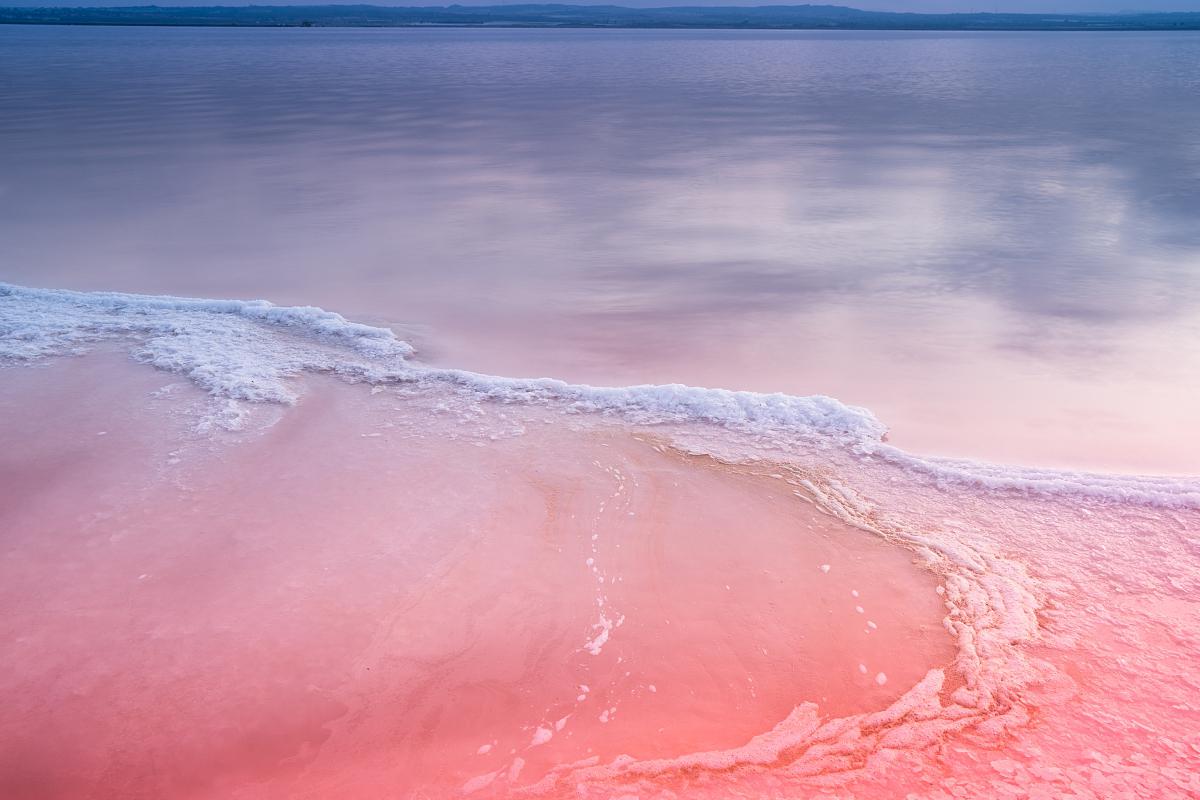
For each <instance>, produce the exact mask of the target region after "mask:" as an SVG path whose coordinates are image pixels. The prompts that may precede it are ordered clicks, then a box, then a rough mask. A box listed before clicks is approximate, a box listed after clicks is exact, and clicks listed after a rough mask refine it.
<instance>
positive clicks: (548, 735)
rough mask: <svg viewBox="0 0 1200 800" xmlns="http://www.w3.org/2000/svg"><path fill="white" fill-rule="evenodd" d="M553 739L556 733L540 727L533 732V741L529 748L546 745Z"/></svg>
mask: <svg viewBox="0 0 1200 800" xmlns="http://www.w3.org/2000/svg"><path fill="white" fill-rule="evenodd" d="M553 738H554V731H552V730H550V729H549V728H543V727H541V726H538V729H537V730H536V731H534V732H533V739H532V740H531V741H530V742H529V746H530V747H537V746H538V745H542V744H545V743H546V742H548V741H550V740H551V739H553Z"/></svg>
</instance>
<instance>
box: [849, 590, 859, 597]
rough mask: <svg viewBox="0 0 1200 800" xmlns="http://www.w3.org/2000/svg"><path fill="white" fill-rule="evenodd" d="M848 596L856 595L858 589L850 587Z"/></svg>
mask: <svg viewBox="0 0 1200 800" xmlns="http://www.w3.org/2000/svg"><path fill="white" fill-rule="evenodd" d="M850 596H851V597H858V589H851V590H850Z"/></svg>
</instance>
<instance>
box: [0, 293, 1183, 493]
mask: <svg viewBox="0 0 1200 800" xmlns="http://www.w3.org/2000/svg"><path fill="white" fill-rule="evenodd" d="M104 341H121V342H128V343H130V344H131V346H132V349H131V354H132V356H133V357H134V358H135V359H137V360H138V361H140V362H142V363H146V364H149V365H151V366H154V367H156V368H158V369H162V370H165V371H168V372H173V373H177V374H180V375H184V376H186V377H187V378H189V379H190V380H192V381H193V382H194V383H196V384H197V385H198V386H200V387H201V388H203V389H205V390H206V391H208V392H209V393H210V394H212V395H213V396H215V397H219V398H226V399H229V400H234V401H246V402H251V403H264V402H265V403H282V404H290V403H293V402H295V401H296V399H297V397H298V390H297V386H296V381H295V379H296V378H298V377H299V376H302V375H303V374H305V373H334V374H338V375H341V376H343V377H346V378H348V379H351V380H361V381H366V382H370V383H413V384H423V385H431V386H432V385H438V386H449V387H452V388H456V389H459V390H465V391H466V392H469V393H470V394H472V395H474V396H476V397H478V398H480V399H490V400H497V401H501V402H510V403H555V404H559V405H564V406H566V408H568V409H569V410H573V411H584V412H596V413H603V414H612V415H618V416H620V417H622V418H624V419H628V420H629V421H630V422H633V423H636V424H646V425H655V424H664V423H690V422H701V423H707V424H714V425H719V426H722V427H724V428H727V429H730V430H732V431H735V432H739V433H744V434H748V435H751V436H753V437H756V438H758V439H768V440H771V441H773V442H776V443H782V444H784V445H785V446H786V445H796V444H814V443H815V444H820V445H840V446H843V447H848V448H850V449H851V450H853V451H854V452H855V453H857V454H859V455H862V456H870V457H876V458H880V459H882V460H884V461H887V462H890V463H893V464H895V465H897V466H899V467H901V468H903V469H905V470H906V471H907V472H908V473H909V474H910V475H911V476H912V477H913V479H914V480H918V481H931V482H933V483H935V484H937V483H952V484H957V485H969V486H973V487H976V488H979V489H984V490H998V491H1019V492H1026V493H1036V494H1052V495H1064V494H1065V495H1077V496H1083V497H1090V498H1094V499H1098V500H1112V501H1115V502H1126V503H1140V504H1149V505H1155V506H1161V507H1168V508H1200V484H1198V483H1197V482H1196V481H1189V480H1185V479H1176V478H1155V477H1135V476H1125V475H1103V474H1093V473H1083V472H1071V471H1062V470H1044V469H1029V468H1015V467H1009V466H1000V465H992V464H986V463H981V462H977V461H972V460H966V459H944V458H926V457H920V456H915V455H912V454H910V453H906V452H904V451H903V450H900V449H899V448H896V447H893V446H891V445H888V444H886V443H885V442H884V441H883V439H884V435H885V433H886V430H887V429H886V427H885V426H884V425H883V424H882V423H881V422H880V421H879V420H878V419H876V418H875V416H874V415H873V414H872V413H871V412H870V411H869V410H867V409H864V408H859V407H856V406H848V405H845V404H843V403H841V402H839V401H838V400H835V399H833V398H830V397H824V396H820V395H814V396H809V397H797V396H793V395H787V394H782V393H774V394H766V393H758V392H744V391H742V392H734V391H729V390H725V389H705V388H698V387H693V386H684V385H680V384H667V385H643V386H627V387H598V386H587V385H582V384H570V383H566V382H564V381H559V380H554V379H550V378H505V377H497V376H490V375H482V374H478V373H473V372H468V371H465V370H455V369H442V368H435V367H430V366H427V365H423V364H420V363H419V362H415V361H413V360H411V356H412V355H413V353H414V350H413V348H412V346H411V345H409V344H408V343H407V342H404V341H401V340H400V339H398V338H397V337H396V335H395V334H394V333H393V332H392V331H391V330H388V329H387V328H379V327H374V326H370V325H364V324H361V323H356V322H351V321H349V320H347V319H346V318H345V317H343V316H341V315H340V314H336V313H333V312H330V311H325V310H323V309H320V308H316V307H313V306H293V307H289V306H277V305H274V304H272V303H269V302H267V301H265V300H249V301H246V300H206V299H195V298H183V297H171V296H153V295H138V294H123V293H118V292H75V291H67V290H61V289H34V288H27V287H22V286H15V285H12V284H7V283H0V363H3V362H9V363H28V362H31V361H36V360H39V359H43V358H47V357H51V356H57V355H68V354H77V353H82V352H84V351H86V349H87V347H88V345H92V344H97V343H100V342H104Z"/></svg>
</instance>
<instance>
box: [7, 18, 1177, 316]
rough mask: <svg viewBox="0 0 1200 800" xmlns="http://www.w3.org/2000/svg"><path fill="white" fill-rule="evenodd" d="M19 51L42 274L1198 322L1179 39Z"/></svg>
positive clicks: (356, 37) (113, 45)
mask: <svg viewBox="0 0 1200 800" xmlns="http://www.w3.org/2000/svg"><path fill="white" fill-rule="evenodd" d="M22 34H23V35H22V36H21V37H14V36H13V35H12V34H11V33H8V32H0V35H3V36H4V37H5V42H4V44H5V46H4V47H2V48H0V66H2V67H3V71H4V73H5V74H8V75H11V76H13V78H14V79H13V80H12V81H11V83H12V86H13V87H14V91H12V92H10V93H6V95H5V96H4V97H0V126H4V130H3V132H4V133H5V134H6V142H8V143H10V147H9V148H8V149H7V151H6V152H5V153H4V154H2V155H0V159H2V160H3V166H4V167H5V170H4V171H3V172H4V174H5V175H6V177H5V178H3V179H2V180H3V186H2V188H4V189H5V190H6V191H5V193H4V194H0V211H2V212H5V213H4V215H3V217H0V218H7V219H9V220H11V223H10V224H7V225H6V224H4V223H0V225H3V229H2V230H0V232H2V233H4V234H6V238H7V239H9V241H10V243H11V246H12V247H13V248H14V249H15V250H16V251H17V252H19V253H21V254H22V255H27V256H29V257H30V258H32V259H34V260H35V261H36V262H37V263H38V264H39V269H45V270H52V269H54V266H53V263H54V262H55V261H62V262H78V261H79V260H80V259H83V258H90V259H93V260H95V259H97V258H98V257H99V255H100V254H102V253H103V252H105V251H106V249H107V250H108V252H110V253H112V254H113V257H112V261H113V263H114V264H116V263H117V262H118V261H120V263H121V264H122V265H123V266H121V267H120V268H119V269H120V270H122V274H123V275H124V277H125V279H126V280H127V282H126V283H125V284H124V285H122V286H121V287H120V288H137V286H136V285H130V284H131V283H132V284H136V283H137V280H136V278H135V277H130V275H129V270H133V271H134V272H137V271H138V270H143V271H144V272H145V273H146V274H147V275H151V274H153V273H152V270H153V269H155V268H156V267H157V265H158V264H161V263H162V262H163V261H173V262H177V263H186V262H187V261H188V260H189V259H190V260H194V261H195V262H196V263H198V264H199V263H206V265H207V266H206V269H207V270H210V271H211V270H214V269H215V270H216V271H217V272H218V273H219V272H220V269H221V268H220V266H215V267H214V266H213V265H214V263H215V264H218V265H219V264H233V265H236V269H237V270H239V271H246V270H254V271H256V272H257V271H261V272H262V273H264V274H269V275H270V277H271V282H272V285H275V286H286V285H288V284H289V281H291V282H295V283H298V284H304V285H307V286H308V287H310V289H311V288H312V287H314V286H317V285H319V284H320V283H321V282H322V281H325V282H333V278H336V279H337V280H336V284H335V285H336V287H337V289H331V290H330V291H331V292H334V291H336V290H340V289H341V288H342V287H345V286H347V285H354V284H356V283H357V284H360V285H369V286H371V287H372V292H373V293H374V292H378V295H377V301H378V304H379V306H381V307H382V306H384V305H388V304H390V305H391V307H394V308H403V309H407V308H409V307H410V306H409V305H406V303H408V302H409V298H410V297H412V296H414V295H420V296H421V297H422V298H423V301H424V300H428V299H433V300H436V301H438V302H441V303H443V304H444V305H445V306H447V307H449V306H452V305H453V304H454V303H455V302H456V301H459V300H469V301H471V302H475V301H478V300H480V299H484V298H486V299H487V300H488V301H490V302H492V303H495V304H498V305H501V306H506V307H509V308H512V309H516V310H520V311H529V312H530V313H537V312H539V311H541V312H544V311H545V310H546V307H547V306H548V305H552V304H555V303H558V304H564V305H568V306H569V307H570V308H571V309H572V310H573V311H578V312H580V313H583V314H587V315H589V316H590V317H592V318H594V319H595V320H597V322H598V323H599V324H603V321H604V320H606V319H609V320H612V321H613V322H614V323H618V322H619V321H620V320H623V319H625V318H627V316H628V315H630V314H647V315H653V314H660V315H666V316H670V315H695V314H705V315H713V316H715V315H719V314H721V313H725V314H727V315H734V314H737V313H742V312H745V311H747V310H757V311H761V312H764V313H766V312H770V311H772V310H778V311H786V312H788V313H789V314H791V313H794V312H797V311H802V310H803V309H804V308H805V307H806V306H807V305H810V304H812V303H813V302H815V301H816V300H817V299H819V298H821V297H828V296H829V295H830V294H831V293H833V294H837V295H839V296H842V297H845V298H853V297H858V298H859V299H860V300H861V302H862V303H863V304H864V307H866V306H869V304H870V303H871V302H873V301H875V300H878V299H879V298H881V297H888V296H890V294H891V293H893V292H895V291H896V290H897V289H898V288H903V287H909V288H910V289H911V290H912V291H913V292H917V293H934V294H935V295H936V294H939V293H940V294H944V295H945V298H946V300H945V308H946V311H947V313H949V312H950V309H951V308H952V307H953V304H954V302H955V300H954V298H956V297H961V296H963V295H968V294H969V295H976V296H982V297H987V298H990V299H991V300H992V301H993V302H995V303H997V304H998V305H1000V306H1001V307H1003V308H1005V309H1007V310H1008V311H1010V312H1013V313H1014V315H1015V316H1014V317H1012V318H1013V319H1016V320H1023V321H1022V322H1021V323H1020V324H1021V325H1024V326H1028V327H1034V326H1037V325H1039V324H1040V323H1038V322H1037V320H1038V319H1039V318H1046V317H1048V318H1066V319H1074V320H1077V321H1079V322H1080V323H1081V325H1082V327H1081V328H1080V327H1073V328H1071V329H1072V330H1080V329H1087V328H1088V327H1089V326H1090V327H1091V328H1094V329H1106V328H1108V327H1111V326H1113V325H1114V324H1116V323H1122V324H1137V323H1138V321H1139V320H1141V321H1156V320H1161V319H1162V318H1165V317H1170V316H1172V315H1180V314H1184V313H1191V312H1193V311H1194V309H1195V308H1196V306H1197V302H1198V297H1197V294H1198V289H1197V280H1198V278H1197V277H1196V272H1195V270H1192V269H1191V268H1190V266H1189V265H1193V264H1195V263H1196V262H1197V257H1198V256H1197V254H1198V253H1200V226H1196V225H1195V224H1194V220H1195V219H1196V218H1197V216H1198V214H1197V212H1198V211H1200V185H1198V179H1197V175H1200V148H1198V147H1197V145H1196V143H1195V138H1194V137H1193V136H1192V135H1191V131H1194V130H1196V129H1198V128H1200V107H1198V106H1197V105H1196V104H1195V103H1194V102H1193V98H1194V97H1195V96H1196V95H1197V93H1198V92H1200V75H1198V74H1197V73H1196V71H1195V70H1192V69H1191V68H1190V65H1192V64H1194V63H1195V58H1196V56H1197V54H1200V37H1195V36H1191V35H1186V34H1185V35H1180V36H1176V37H1172V38H1170V40H1169V41H1167V40H1164V39H1163V38H1161V37H1153V36H1140V35H1133V36H1126V37H1120V38H1114V37H1105V38H1099V37H1095V38H1088V37H1072V36H1062V37H1056V36H1029V35H993V36H970V35H963V36H932V35H921V34H914V35H908V36H903V35H901V36H897V35H894V34H874V33H861V34H838V35H830V34H825V33H821V34H797V33H772V32H756V33H738V32H622V33H618V34H614V33H611V32H588V31H566V32H550V31H540V32H533V33H531V32H520V31H455V32H450V31H333V30H330V31H319V32H316V33H315V34H311V35H309V34H308V32H305V35H304V36H303V37H300V36H299V35H297V33H296V32H294V31H280V32H273V34H272V35H271V37H269V38H266V37H264V36H263V35H262V34H261V33H259V34H255V33H253V32H249V31H206V32H204V35H203V36H202V37H201V36H199V35H197V34H196V33H195V32H189V31H184V30H171V31H155V32H154V36H153V37H152V38H151V37H149V35H148V34H147V33H145V32H141V31H108V32H106V33H105V35H104V36H102V37H97V35H96V34H95V33H94V32H90V31H87V30H79V29H63V30H61V31H52V30H34V31H27V32H25V31H23V32H22ZM1050 39H1053V40H1054V43H1053V46H1049V47H1048V46H1046V43H1047V41H1050ZM54 41H57V42H59V43H60V44H61V45H63V47H64V48H70V49H71V54H70V55H67V54H63V55H60V56H56V57H55V58H54V59H49V60H48V59H47V58H46V57H44V56H39V54H41V53H45V52H46V48H47V46H48V45H49V44H51V43H53V42H54ZM131 70H133V71H135V72H136V73H137V74H139V75H141V76H142V78H141V79H140V80H138V81H129V80H127V79H125V76H126V75H128V74H130V71H131ZM4 120H7V122H5V121H4ZM64 153H65V154H69V159H68V160H67V161H66V162H61V159H62V155H63V154H64ZM64 187H66V188H64ZM64 217H70V218H72V219H73V220H74V221H73V223H72V224H73V225H74V228H73V230H74V232H75V233H76V234H77V235H76V236H74V237H72V240H73V242H74V246H75V247H76V248H77V250H75V251H72V250H70V249H67V248H69V247H70V246H71V243H70V242H67V243H62V244H58V245H51V246H47V244H46V239H47V230H48V229H50V228H53V227H54V226H56V225H58V224H59V221H60V220H62V219H63V218H64ZM198 221H199V223H200V224H197V222H198ZM147 223H150V224H147ZM201 228H203V229H204V230H200V229H201ZM211 231H219V232H221V236H219V237H213V236H212V235H211V233H210V232H211ZM214 239H216V240H219V241H214ZM98 243H99V244H100V247H99V248H97V247H96V246H95V245H97V244H98ZM56 247H61V248H63V250H61V251H59V250H56V249H55V248H56ZM137 264H141V265H142V266H141V267H138V266H130V265H137ZM331 264H334V265H336V270H331V269H330V265H331ZM112 268H113V269H114V270H115V269H118V268H117V267H116V266H114V267H112ZM331 272H334V273H336V274H335V275H334V276H333V277H332V278H331V277H330V273H331ZM154 280H157V278H154V279H151V280H149V283H150V284H151V286H152V288H156V289H157V288H160V287H159V285H158V284H155V283H154ZM239 280H242V279H241V278H239ZM34 282H36V281H34ZM216 282H218V283H219V281H216ZM264 283H266V281H264ZM239 285H240V284H239ZM323 291H324V289H322V291H316V290H315V289H314V290H312V291H311V292H310V293H309V294H308V296H307V300H309V301H311V302H319V301H320V300H321V295H322V293H323ZM334 296H336V295H334ZM372 301H374V298H373V299H372ZM372 301H368V305H370V302H372ZM350 305H351V307H354V305H355V304H353V303H352V304H350ZM380 310H383V309H382V308H381V309H380ZM1045 327H1046V329H1047V330H1050V331H1055V330H1059V328H1056V327H1055V326H1045Z"/></svg>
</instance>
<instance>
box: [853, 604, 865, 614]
mask: <svg viewBox="0 0 1200 800" xmlns="http://www.w3.org/2000/svg"><path fill="white" fill-rule="evenodd" d="M854 610H855V611H857V612H858V613H859V614H865V613H867V612H865V611H863V607H862V606H855V607H854Z"/></svg>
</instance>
